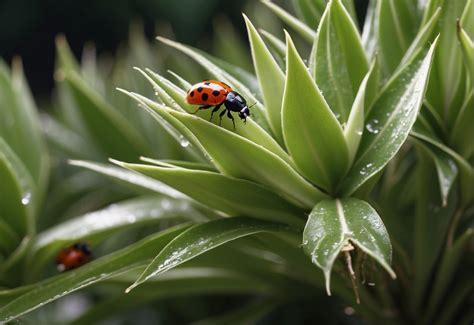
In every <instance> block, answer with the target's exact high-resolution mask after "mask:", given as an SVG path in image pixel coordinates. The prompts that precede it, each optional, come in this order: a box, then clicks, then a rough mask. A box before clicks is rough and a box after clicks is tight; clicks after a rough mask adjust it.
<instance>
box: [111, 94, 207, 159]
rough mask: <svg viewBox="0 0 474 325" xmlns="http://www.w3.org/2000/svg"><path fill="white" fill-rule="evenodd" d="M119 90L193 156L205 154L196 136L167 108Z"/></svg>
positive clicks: (143, 97)
mask: <svg viewBox="0 0 474 325" xmlns="http://www.w3.org/2000/svg"><path fill="white" fill-rule="evenodd" d="M117 89H118V90H119V91H120V92H122V93H124V94H125V95H127V96H129V97H130V98H132V99H134V100H136V101H137V102H138V103H139V106H140V107H141V108H143V109H145V111H146V112H148V113H149V114H150V115H151V116H152V117H153V118H154V119H155V121H157V122H158V123H160V125H161V126H162V127H163V128H164V129H165V130H166V131H167V132H168V133H169V134H170V135H171V136H173V138H174V139H175V140H176V141H177V142H178V143H179V144H180V145H181V146H182V147H186V148H188V150H190V151H191V152H192V153H193V154H194V155H195V156H197V157H202V156H204V155H206V150H205V149H204V148H203V147H202V146H201V144H200V143H199V141H197V139H196V137H195V136H194V135H193V134H192V133H191V132H189V130H188V129H187V128H186V127H184V125H183V124H182V123H180V122H179V121H177V120H176V119H175V118H173V117H172V116H171V115H169V114H168V113H167V111H168V110H171V108H168V107H166V106H163V105H162V104H158V103H157V102H154V101H152V100H151V99H148V98H147V97H145V96H142V95H140V94H136V93H133V92H129V91H126V90H124V89H120V88H117Z"/></svg>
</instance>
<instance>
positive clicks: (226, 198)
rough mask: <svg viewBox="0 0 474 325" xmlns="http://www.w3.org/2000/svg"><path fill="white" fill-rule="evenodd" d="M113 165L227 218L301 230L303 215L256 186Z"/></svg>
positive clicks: (201, 173)
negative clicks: (150, 179)
mask: <svg viewBox="0 0 474 325" xmlns="http://www.w3.org/2000/svg"><path fill="white" fill-rule="evenodd" d="M115 163H116V164H118V165H120V166H122V167H125V168H128V169H131V170H134V171H137V172H139V173H141V174H144V175H146V176H149V177H153V178H155V179H157V180H159V181H161V182H164V183H165V184H168V185H170V186H172V187H174V188H176V189H178V190H179V191H180V192H182V193H184V194H186V195H189V197H191V198H193V199H195V200H196V201H198V202H201V203H202V204H204V205H207V206H210V207H212V208H215V209H218V210H221V211H224V212H226V213H228V214H230V215H245V216H251V217H255V218H261V219H266V220H270V221H276V222H283V223H288V224H293V225H299V226H302V220H301V219H299V218H298V216H302V215H303V214H302V211H300V210H298V209H297V208H295V207H294V206H292V205H290V204H288V203H287V202H286V201H284V200H283V198H281V197H279V196H278V195H277V194H275V193H273V192H270V191H268V190H267V189H265V188H264V187H262V186H260V185H258V184H255V183H252V182H249V181H246V180H241V179H236V178H231V177H228V176H224V175H221V174H218V173H215V172H208V171H203V170H189V169H184V168H169V167H168V168H164V167H157V166H149V165H138V164H126V163H122V162H117V161H116V162H115ZM203 184H205V186H204V187H203Z"/></svg>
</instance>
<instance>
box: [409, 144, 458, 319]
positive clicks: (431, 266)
mask: <svg viewBox="0 0 474 325" xmlns="http://www.w3.org/2000/svg"><path fill="white" fill-rule="evenodd" d="M417 149H418V150H417V165H416V171H415V174H414V175H415V176H414V177H415V184H414V185H415V190H416V193H417V195H416V202H415V204H416V210H415V212H416V215H415V217H416V219H415V229H414V231H415V233H414V235H413V237H412V238H414V240H415V241H414V246H413V248H414V256H413V266H414V268H413V269H414V281H413V288H412V291H413V296H412V297H413V298H412V302H413V306H412V307H413V308H419V307H420V306H421V305H422V304H424V301H423V299H424V297H425V294H426V289H427V288H428V286H431V279H432V278H431V277H432V276H433V272H434V271H435V265H436V262H437V261H438V259H439V256H440V253H441V250H442V248H443V246H444V245H445V243H446V234H447V233H448V229H449V224H450V221H451V219H452V217H453V214H454V213H455V209H456V207H457V206H458V204H459V199H458V195H457V193H455V192H454V191H453V192H451V195H450V197H449V200H448V202H449V204H448V205H447V206H446V207H442V206H441V204H440V199H439V190H438V186H439V185H438V180H437V172H436V166H435V164H434V162H433V160H432V159H431V157H429V156H428V155H427V154H426V151H425V150H424V147H421V146H419V147H417ZM415 310H416V309H415Z"/></svg>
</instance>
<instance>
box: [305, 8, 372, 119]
mask: <svg viewBox="0 0 474 325" xmlns="http://www.w3.org/2000/svg"><path fill="white" fill-rule="evenodd" d="M312 51H313V54H312V55H311V57H312V62H311V63H310V65H311V66H313V67H314V76H315V80H316V83H317V84H318V86H319V88H320V89H321V91H322V93H323V94H324V98H325V99H326V101H327V103H328V104H329V107H330V108H331V110H332V111H333V112H334V113H335V114H336V116H338V117H339V120H340V121H341V123H345V122H346V121H347V119H348V117H349V114H350V110H351V105H352V103H353V101H354V98H355V95H356V93H357V89H359V86H360V83H361V82H362V79H363V78H364V76H365V74H366V73H367V71H368V70H369V64H368V62H367V59H366V56H365V53H364V49H363V47H362V42H361V39H360V36H359V32H358V31H357V27H356V26H355V24H354V22H353V21H352V19H351V17H350V15H349V14H348V12H347V11H346V10H345V8H344V6H343V5H342V3H341V1H340V0H333V1H331V2H330V3H329V5H328V6H327V7H326V11H325V12H324V15H323V18H322V19H321V23H320V25H319V27H318V32H317V35H316V38H315V40H314V45H313V50H312Z"/></svg>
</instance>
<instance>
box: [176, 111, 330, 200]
mask: <svg viewBox="0 0 474 325" xmlns="http://www.w3.org/2000/svg"><path fill="white" fill-rule="evenodd" d="M169 113H170V114H171V115H173V116H174V117H176V119H178V120H179V121H180V122H181V123H183V124H184V125H185V126H186V127H187V128H188V129H189V130H190V131H191V132H192V133H193V134H194V135H195V136H196V137H197V139H198V140H199V142H200V143H201V144H202V145H203V147H205V148H206V151H207V152H208V154H209V156H210V157H211V159H212V160H213V163H214V165H215V166H216V167H217V168H218V169H219V170H220V171H221V172H223V173H224V174H226V175H229V176H233V177H235V178H244V179H248V180H253V181H255V182H257V183H260V184H262V185H266V186H267V187H268V188H270V189H273V190H275V191H276V192H278V193H279V194H280V195H282V196H284V197H286V198H289V199H290V200H291V201H292V202H295V203H296V204H298V205H301V206H304V207H308V206H311V204H313V205H314V203H315V202H317V201H319V200H321V199H322V198H324V197H325V195H324V194H323V193H322V192H320V191H319V190H318V189H317V188H315V187H313V186H312V185H311V184H310V183H308V182H307V181H305V180H304V179H303V178H302V177H301V176H300V175H299V174H298V173H297V172H296V171H295V170H293V169H292V168H291V166H290V165H289V164H287V163H286V162H285V161H284V160H282V159H281V158H280V157H278V156H277V155H275V154H274V153H272V152H270V151H268V150H267V149H265V148H263V147H261V146H259V145H257V144H255V143H253V142H251V141H249V140H247V139H245V138H243V137H241V136H238V135H236V134H235V133H232V132H229V131H227V130H225V129H223V128H221V127H218V126H216V125H214V124H212V123H209V122H207V121H204V120H203V119H201V118H199V117H196V116H193V115H190V114H184V113H179V112H176V111H170V112H169Z"/></svg>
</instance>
